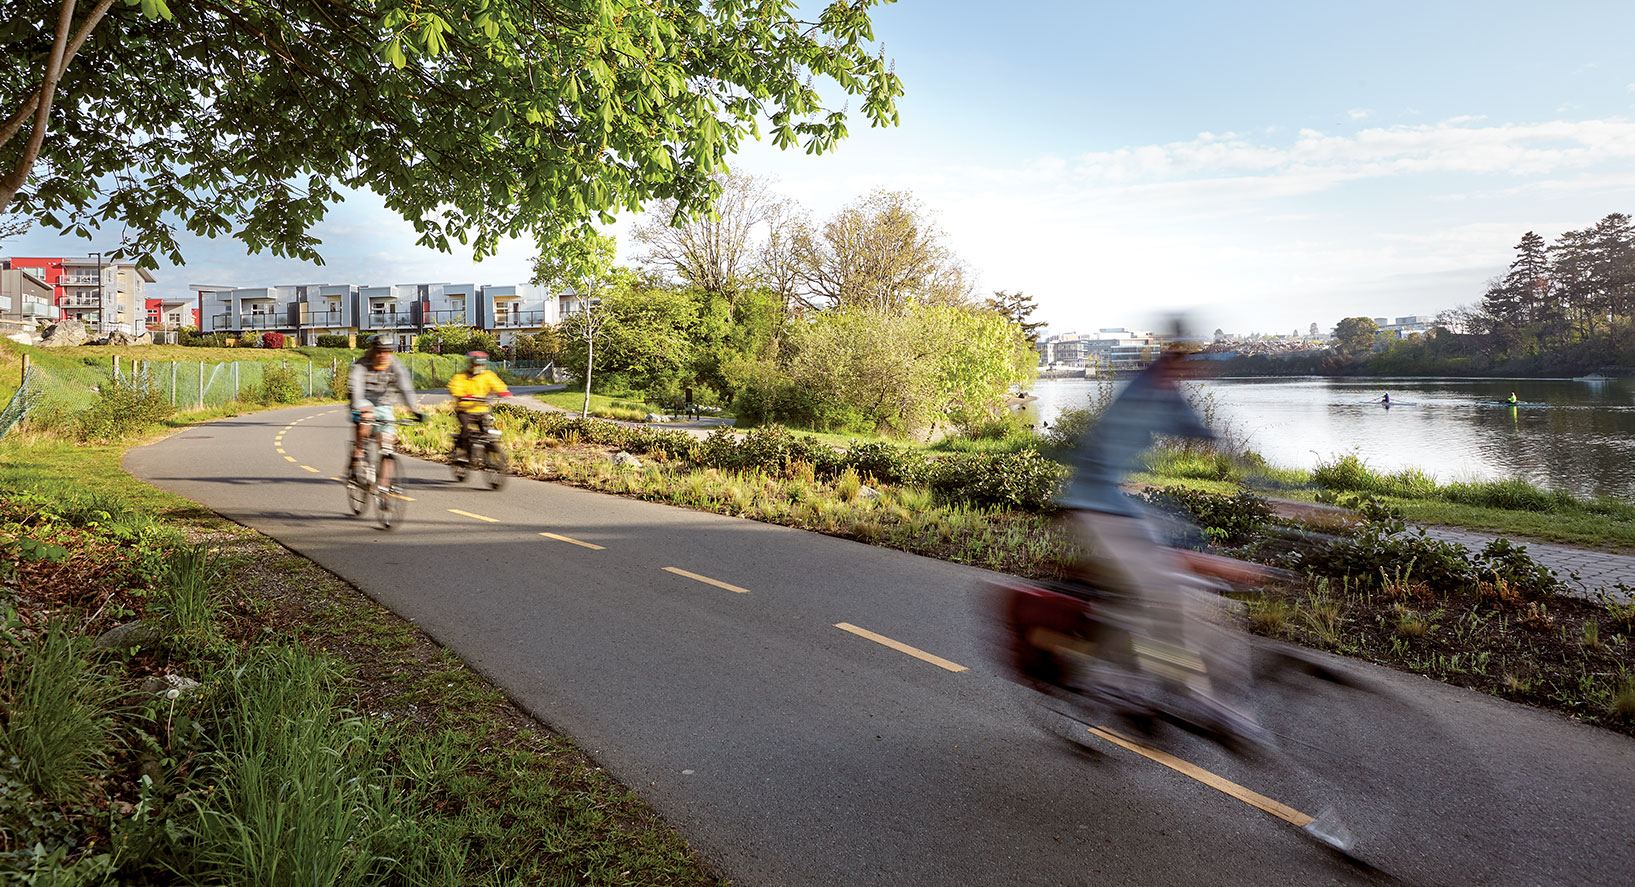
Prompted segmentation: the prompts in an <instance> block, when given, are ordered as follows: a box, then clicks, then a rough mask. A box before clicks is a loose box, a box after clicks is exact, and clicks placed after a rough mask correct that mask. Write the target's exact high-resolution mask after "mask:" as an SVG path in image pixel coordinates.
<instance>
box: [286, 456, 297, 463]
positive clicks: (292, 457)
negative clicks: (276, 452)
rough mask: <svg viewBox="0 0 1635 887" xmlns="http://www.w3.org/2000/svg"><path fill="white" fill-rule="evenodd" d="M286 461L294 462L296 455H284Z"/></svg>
mask: <svg viewBox="0 0 1635 887" xmlns="http://www.w3.org/2000/svg"><path fill="white" fill-rule="evenodd" d="M284 461H285V462H294V461H295V457H294V456H285V457H284Z"/></svg>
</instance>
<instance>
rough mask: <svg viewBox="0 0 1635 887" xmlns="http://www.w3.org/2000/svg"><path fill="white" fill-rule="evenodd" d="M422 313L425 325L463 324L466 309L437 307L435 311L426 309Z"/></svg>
mask: <svg viewBox="0 0 1635 887" xmlns="http://www.w3.org/2000/svg"><path fill="white" fill-rule="evenodd" d="M423 313H424V314H425V317H426V326H441V325H443V324H445V323H460V324H463V323H465V322H466V311H465V309H464V308H455V309H439V310H436V311H426V312H423Z"/></svg>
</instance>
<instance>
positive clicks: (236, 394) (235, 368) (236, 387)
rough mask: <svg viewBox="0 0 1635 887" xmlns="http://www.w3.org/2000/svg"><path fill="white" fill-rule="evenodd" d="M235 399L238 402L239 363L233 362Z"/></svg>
mask: <svg viewBox="0 0 1635 887" xmlns="http://www.w3.org/2000/svg"><path fill="white" fill-rule="evenodd" d="M233 399H234V400H238V361H236V360H235V361H233Z"/></svg>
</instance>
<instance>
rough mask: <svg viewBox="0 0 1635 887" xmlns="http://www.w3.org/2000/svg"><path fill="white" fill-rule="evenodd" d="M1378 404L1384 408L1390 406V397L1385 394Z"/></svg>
mask: <svg viewBox="0 0 1635 887" xmlns="http://www.w3.org/2000/svg"><path fill="white" fill-rule="evenodd" d="M1380 403H1383V404H1385V405H1386V406H1390V405H1391V395H1389V394H1387V395H1385V396H1384V397H1381V398H1380Z"/></svg>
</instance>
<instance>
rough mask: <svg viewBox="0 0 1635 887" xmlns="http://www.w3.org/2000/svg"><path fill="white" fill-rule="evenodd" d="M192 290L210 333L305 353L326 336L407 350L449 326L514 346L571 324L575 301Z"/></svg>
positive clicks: (342, 289) (523, 293) (498, 289)
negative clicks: (280, 341)
mask: <svg viewBox="0 0 1635 887" xmlns="http://www.w3.org/2000/svg"><path fill="white" fill-rule="evenodd" d="M188 290H189V291H190V292H193V293H194V294H195V297H196V299H197V301H198V308H197V313H198V317H199V321H200V323H199V330H200V332H203V333H229V334H231V335H242V334H244V333H265V332H279V333H283V334H284V335H286V336H289V337H291V338H292V339H294V340H295V342H296V343H298V344H301V345H314V344H317V340H318V337H319V336H321V335H343V336H355V337H357V340H358V341H359V342H360V343H361V342H362V341H363V340H365V339H368V338H369V337H371V336H376V335H387V336H391V337H393V338H394V339H395V341H396V342H397V346H398V347H399V348H401V349H405V350H406V349H409V348H412V347H413V346H414V342H415V339H416V338H417V337H418V336H419V335H420V333H422V332H424V331H425V330H428V329H430V328H432V327H435V326H441V325H444V324H458V325H460V326H468V327H474V328H476V329H481V330H487V331H489V332H492V333H494V334H495V335H496V336H497V337H498V338H499V340H500V344H501V345H509V344H511V343H512V342H514V341H515V340H516V338H517V337H518V336H526V335H531V334H533V333H537V332H539V331H541V330H543V329H545V328H546V327H548V326H551V325H554V324H555V323H556V322H557V321H559V320H560V319H561V318H562V316H563V313H564V311H563V307H564V306H563V303H564V301H565V300H571V296H555V295H552V294H550V293H549V292H547V291H546V289H545V288H544V287H540V286H531V285H526V284H521V285H506V286H477V285H474V284H469V283H408V284H391V285H387V286H357V285H353V284H299V285H288V286H270V287H227V286H213V285H209V284H192V285H190V286H189V287H188ZM569 308H570V311H569V313H571V304H570V305H569Z"/></svg>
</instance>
